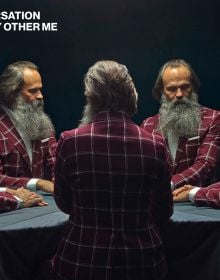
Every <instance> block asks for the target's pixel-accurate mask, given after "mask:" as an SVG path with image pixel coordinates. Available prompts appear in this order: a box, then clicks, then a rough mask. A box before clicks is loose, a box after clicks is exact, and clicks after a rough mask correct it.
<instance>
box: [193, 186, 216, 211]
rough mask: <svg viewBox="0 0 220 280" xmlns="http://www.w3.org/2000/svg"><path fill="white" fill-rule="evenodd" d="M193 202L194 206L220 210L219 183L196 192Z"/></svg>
mask: <svg viewBox="0 0 220 280" xmlns="http://www.w3.org/2000/svg"><path fill="white" fill-rule="evenodd" d="M194 202H195V205H196V206H210V207H213V208H220V182H217V183H215V184H212V185H210V186H208V187H206V188H201V189H200V190H199V191H197V193H196V195H195V197H194Z"/></svg>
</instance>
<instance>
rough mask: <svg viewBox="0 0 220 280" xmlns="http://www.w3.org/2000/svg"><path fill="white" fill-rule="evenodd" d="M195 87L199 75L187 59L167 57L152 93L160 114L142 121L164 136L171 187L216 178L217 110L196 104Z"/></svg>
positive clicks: (219, 141)
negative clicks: (170, 167) (170, 172)
mask: <svg viewBox="0 0 220 280" xmlns="http://www.w3.org/2000/svg"><path fill="white" fill-rule="evenodd" d="M198 88H199V81H198V78H197V76H196V75H195V73H194V71H193V70H192V68H191V66H190V65H189V64H188V63H186V62H185V61H184V60H180V59H177V60H170V61H168V62H167V63H166V64H165V65H163V66H162V68H161V70H160V72H159V75H158V78H157V80H156V83H155V86H154V89H153V94H154V97H155V98H156V99H157V100H159V101H160V102H161V107H160V110H159V114H157V115H155V116H153V117H150V118H148V119H146V120H144V121H143V123H142V125H141V126H142V127H143V128H144V129H145V130H146V131H148V132H151V133H153V134H156V135H161V136H162V137H163V139H164V141H165V143H166V146H167V150H168V151H169V161H170V164H171V166H172V174H173V176H172V184H173V187H174V188H179V187H181V186H183V185H185V184H190V185H196V186H199V187H204V186H207V185H209V184H210V183H211V182H216V181H217V179H218V178H217V176H216V172H215V171H216V170H215V168H216V165H217V162H218V161H219V158H220V112H218V111H215V110H212V109H209V108H206V107H203V106H200V105H199V103H198V101H197V99H198V96H197V91H198ZM218 164H219V163H218ZM219 175H220V174H219Z"/></svg>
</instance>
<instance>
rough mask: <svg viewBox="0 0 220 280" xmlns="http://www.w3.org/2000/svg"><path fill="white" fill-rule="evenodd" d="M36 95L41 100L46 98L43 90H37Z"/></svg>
mask: <svg viewBox="0 0 220 280" xmlns="http://www.w3.org/2000/svg"><path fill="white" fill-rule="evenodd" d="M35 97H36V99H38V100H41V99H43V98H44V97H43V94H42V92H41V91H40V90H39V91H38V92H37V94H36V95H35Z"/></svg>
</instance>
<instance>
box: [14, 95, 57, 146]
mask: <svg viewBox="0 0 220 280" xmlns="http://www.w3.org/2000/svg"><path fill="white" fill-rule="evenodd" d="M43 108H44V103H43V100H42V101H40V100H35V101H33V102H32V103H27V102H25V101H24V100H23V98H22V97H18V99H17V102H16V105H15V107H14V109H13V112H14V116H15V119H16V121H17V122H18V124H19V125H21V126H22V127H23V128H24V130H25V132H26V134H27V136H28V137H29V138H30V139H31V140H33V141H34V140H42V139H45V138H48V137H50V135H51V133H52V132H53V131H54V126H53V124H52V121H51V119H50V117H49V116H48V115H47V114H46V113H44V111H43Z"/></svg>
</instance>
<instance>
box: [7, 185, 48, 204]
mask: <svg viewBox="0 0 220 280" xmlns="http://www.w3.org/2000/svg"><path fill="white" fill-rule="evenodd" d="M7 192H9V193H11V194H12V195H15V196H17V197H18V198H20V199H22V200H23V202H22V204H21V205H22V207H24V208H27V207H32V206H47V205H48V204H47V203H46V202H45V201H44V200H43V197H42V196H41V195H39V194H37V193H35V192H31V191H30V190H28V189H24V188H23V187H21V188H19V189H16V190H15V189H9V188H7Z"/></svg>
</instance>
